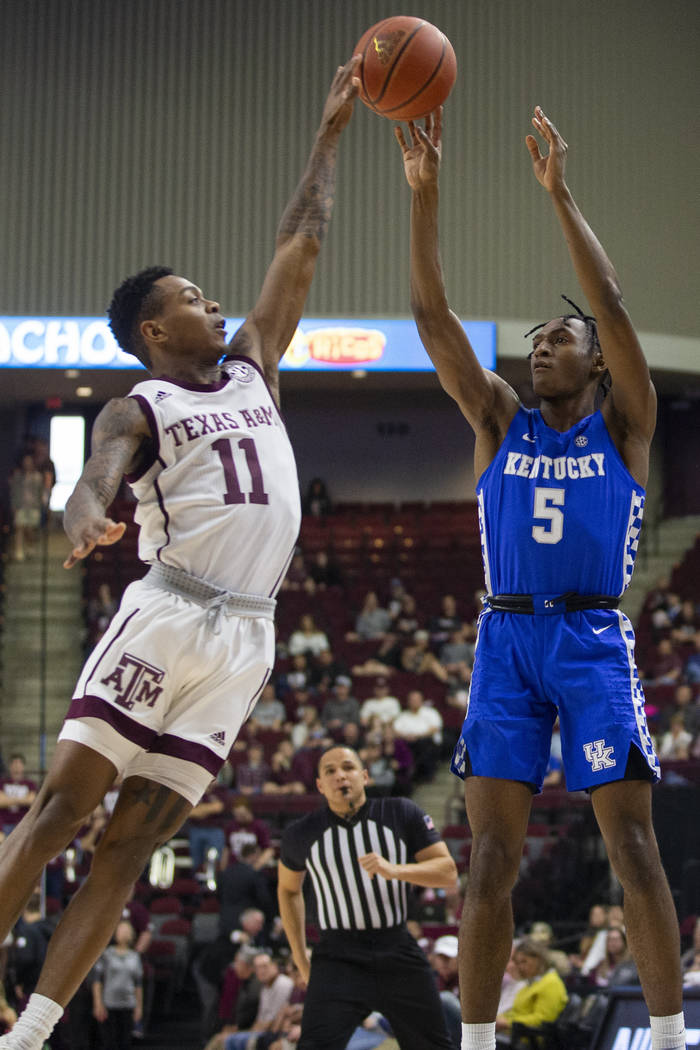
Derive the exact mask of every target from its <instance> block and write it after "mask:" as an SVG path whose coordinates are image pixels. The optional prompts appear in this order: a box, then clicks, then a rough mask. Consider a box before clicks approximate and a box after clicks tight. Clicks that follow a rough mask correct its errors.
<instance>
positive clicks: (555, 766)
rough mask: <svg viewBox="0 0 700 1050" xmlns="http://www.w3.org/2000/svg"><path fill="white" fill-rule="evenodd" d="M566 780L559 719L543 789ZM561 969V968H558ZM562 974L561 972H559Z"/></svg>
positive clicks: (553, 736) (553, 732) (553, 729)
mask: <svg viewBox="0 0 700 1050" xmlns="http://www.w3.org/2000/svg"><path fill="white" fill-rule="evenodd" d="M563 779H564V761H563V759H562V753H561V732H560V727H559V717H558V716H557V718H556V720H555V722H554V725H553V726H552V739H551V741H550V745H549V762H548V763H547V769H546V771H545V774H544V780H543V781H542V787H543V788H548V787H561V785H562V782H563ZM557 969H559V967H557ZM559 972H560V973H561V970H559Z"/></svg>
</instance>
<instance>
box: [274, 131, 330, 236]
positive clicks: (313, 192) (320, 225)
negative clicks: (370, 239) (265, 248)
mask: <svg viewBox="0 0 700 1050" xmlns="http://www.w3.org/2000/svg"><path fill="white" fill-rule="evenodd" d="M334 193H335V150H333V151H332V152H331V147H328V146H325V147H320V146H318V147H317V148H316V150H314V153H313V154H312V156H311V159H310V161H309V166H308V168H307V170H306V172H305V173H304V177H303V178H302V180H301V183H300V184H299V187H298V188H297V192H296V193H295V194H294V196H293V197H292V199H291V201H290V202H289V204H288V205H287V207H286V208H285V211H284V215H283V216H282V219H281V221H280V225H279V229H278V231H277V236H278V237H284V236H285V235H286V236H292V235H293V234H295V233H302V234H304V235H305V236H306V237H317V238H318V239H319V241H320V240H323V236H324V234H325V232H326V230H327V228H328V223H329V222H330V218H331V211H332V210H333V197H334Z"/></svg>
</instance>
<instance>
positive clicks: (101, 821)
mask: <svg viewBox="0 0 700 1050" xmlns="http://www.w3.org/2000/svg"><path fill="white" fill-rule="evenodd" d="M108 820H109V816H108V814H107V810H106V809H105V807H104V806H103V805H100V806H95V808H94V809H93V811H92V813H91V814H90V817H89V819H88V822H87V824H86V825H85V827H84V828H81V829H80V831H79V832H78V837H77V845H78V849H79V858H80V860H82V859H83V858H85V857H92V854H93V853H94V852H95V850H96V849H97V846H98V844H99V841H100V839H101V838H102V833H103V832H104V829H105V828H106V827H107V822H108Z"/></svg>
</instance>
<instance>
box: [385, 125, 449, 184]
mask: <svg viewBox="0 0 700 1050" xmlns="http://www.w3.org/2000/svg"><path fill="white" fill-rule="evenodd" d="M408 130H409V133H410V136H411V145H410V146H409V145H408V144H407V142H406V138H405V136H404V133H403V128H402V127H401V125H400V124H397V125H396V127H395V128H394V135H395V136H396V141H397V142H398V144H399V146H400V147H401V152H402V153H403V167H404V171H405V173H406V179H407V181H408V185H409V186H410V187H411V189H412V190H419V189H420V188H421V187H422V186H427V185H428V184H429V183H431V182H437V179H438V174H439V171H440V158H441V156H442V106H440V107H439V108H438V109H436V110H435V112H434V113H430V114H429V115H428V116H427V117H426V118H425V128H422V127H420V125H419V124H416V122H415V121H413V120H409V121H408Z"/></svg>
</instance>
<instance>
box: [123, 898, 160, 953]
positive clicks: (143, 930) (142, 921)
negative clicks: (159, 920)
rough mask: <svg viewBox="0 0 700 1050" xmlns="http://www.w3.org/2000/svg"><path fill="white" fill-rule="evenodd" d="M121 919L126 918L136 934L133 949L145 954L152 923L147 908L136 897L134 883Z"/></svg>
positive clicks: (150, 939)
mask: <svg viewBox="0 0 700 1050" xmlns="http://www.w3.org/2000/svg"><path fill="white" fill-rule="evenodd" d="M122 919H126V920H127V921H128V922H130V923H131V925H132V926H133V928H134V932H135V934H136V943H135V944H134V951H136V952H138V953H139V955H145V954H146V952H147V951H148V949H149V948H150V946H151V941H152V940H153V923H152V921H151V915H150V912H149V911H148V908H147V907H146V905H145V904H143V903H142V902H141V901H140V900H138V898H137V897H136V883H134V885H133V886H132V887H131V892H130V893H129V896H128V898H127V901H126V904H125V905H124V908H123V910H122Z"/></svg>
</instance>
